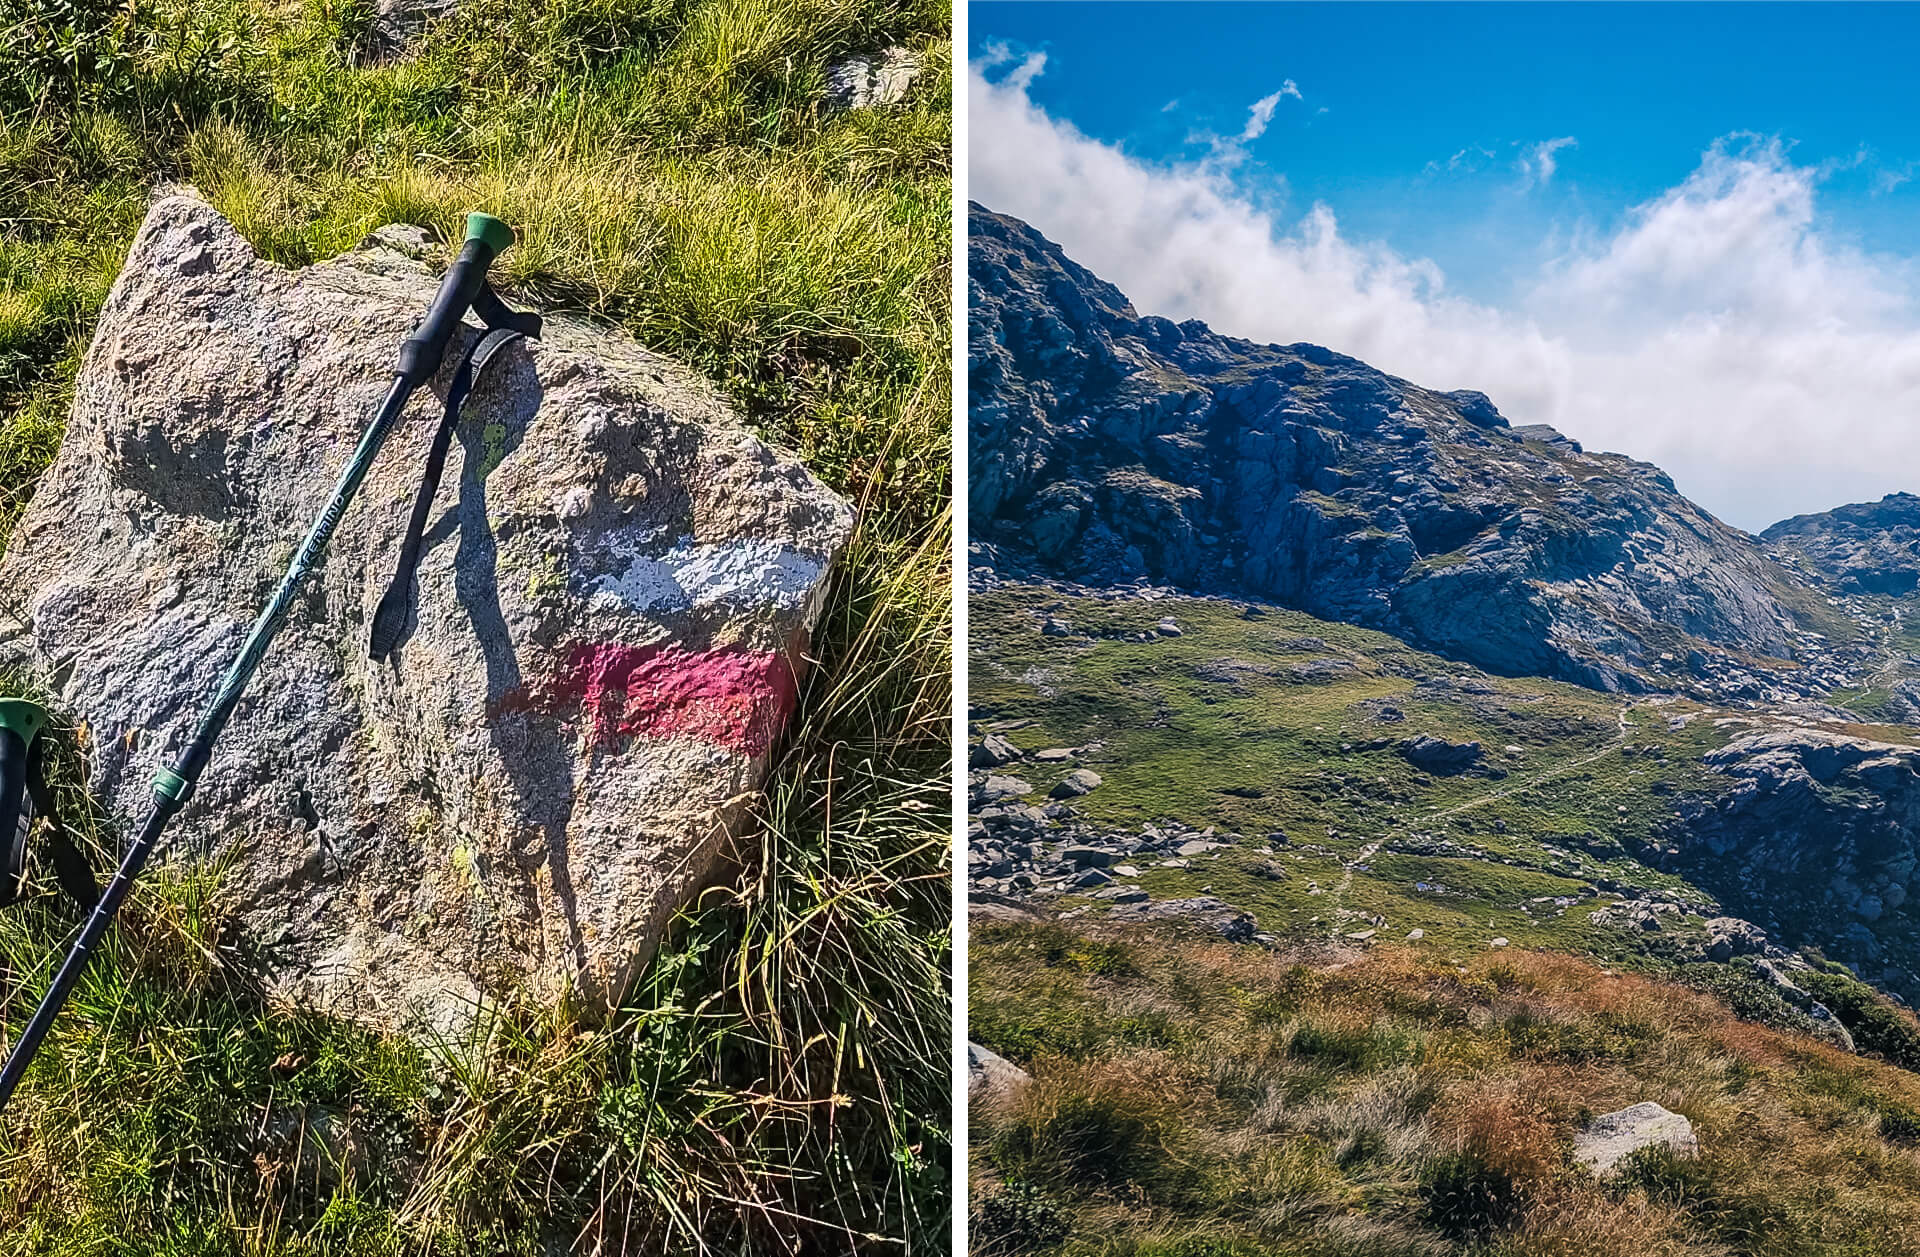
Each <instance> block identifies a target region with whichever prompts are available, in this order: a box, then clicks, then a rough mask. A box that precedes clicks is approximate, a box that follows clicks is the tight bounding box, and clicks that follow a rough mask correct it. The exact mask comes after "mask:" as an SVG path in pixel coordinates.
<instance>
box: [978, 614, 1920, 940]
mask: <svg viewBox="0 0 1920 1257" xmlns="http://www.w3.org/2000/svg"><path fill="white" fill-rule="evenodd" d="M969 607H970V611H969V614H970V617H971V631H972V644H971V647H970V650H971V654H970V659H969V663H970V667H969V702H970V703H971V705H972V715H973V717H974V720H975V724H976V727H978V728H980V729H988V728H991V727H993V726H994V725H996V724H1005V723H1008V722H1017V721H1031V722H1032V723H1031V724H1027V725H1024V726H1023V727H1020V728H1017V729H1014V730H1012V731H1011V732H1010V733H1009V734H1008V735H1007V736H1009V737H1010V738H1011V739H1012V740H1013V741H1014V742H1015V743H1016V744H1017V745H1019V746H1020V747H1022V748H1024V749H1026V750H1029V751H1031V750H1037V749H1041V748H1045V747H1078V748H1084V749H1083V753H1082V754H1081V755H1080V756H1079V757H1078V760H1077V761H1076V762H1078V763H1081V764H1084V765H1086V766H1089V767H1092V768H1093V769H1094V770H1095V771H1097V772H1099V773H1100V774H1101V775H1102V776H1103V778H1104V779H1105V784H1104V785H1102V786H1101V787H1100V788H1099V789H1097V790H1095V791H1093V793H1091V794H1089V795H1087V796H1085V797H1084V798H1082V799H1077V800H1075V801H1074V807H1075V808H1076V809H1077V810H1078V811H1079V812H1080V813H1081V816H1082V818H1083V819H1084V820H1086V821H1088V822H1090V823H1092V824H1095V825H1098V826H1110V827H1112V828H1114V829H1119V830H1128V831H1135V832H1137V831H1138V828H1139V826H1140V825H1141V824H1142V823H1143V822H1149V821H1156V820H1160V819H1173V820H1177V821H1181V822H1184V823H1186V824H1188V825H1192V826H1195V827H1205V826H1208V825H1213V826H1217V827H1218V829H1219V830H1220V831H1222V832H1223V833H1224V834H1228V835H1238V836H1239V839H1240V840H1239V841H1238V842H1235V843H1232V844H1231V845H1229V846H1228V847H1226V848H1224V849H1222V850H1219V851H1215V852H1211V853H1209V854H1207V855H1205V856H1201V857H1199V858H1197V859H1196V860H1195V861H1194V862H1193V867H1192V868H1190V869H1187V870H1174V869H1164V868H1147V869H1144V870H1143V872H1142V875H1141V877H1140V878H1139V879H1138V880H1139V884H1140V885H1141V886H1142V887H1144V888H1145V889H1147V890H1148V891H1150V892H1151V893H1152V894H1153V895H1154V897H1155V898H1173V897H1178V896H1181V895H1191V894H1199V893H1201V892H1202V890H1203V889H1204V888H1207V887H1211V893H1213V894H1216V895H1218V896H1219V897H1221V898H1222V899H1225V900H1226V901H1228V902H1229V903H1232V904H1234V905H1235V906H1237V907H1240V908H1243V909H1245V910H1247V911H1250V912H1252V913H1253V914H1254V915H1255V916H1256V917H1257V918H1258V919H1259V921H1260V924H1261V925H1262V927H1263V928H1265V929H1267V930H1270V931H1272V932H1274V933H1276V934H1283V935H1288V936H1295V937H1299V936H1314V937H1321V938H1326V937H1331V936H1335V935H1338V934H1343V933H1346V932H1349V931H1354V930H1361V929H1368V928H1377V929H1379V930H1380V931H1381V935H1382V937H1383V938H1385V937H1393V938H1398V937H1401V936H1403V935H1404V934H1405V933H1406V932H1407V931H1409V930H1412V929H1416V928H1417V929H1422V930H1424V931H1426V945H1427V946H1428V947H1430V948H1436V949H1438V950H1439V952H1440V953H1441V954H1444V955H1446V956H1447V957H1449V958H1454V959H1464V958H1466V957H1470V956H1473V955H1477V954H1478V953H1479V952H1481V951H1482V950H1484V949H1485V948H1486V946H1487V944H1488V942H1489V941H1490V940H1491V939H1493V938H1496V937H1505V938H1507V939H1509V940H1511V941H1512V943H1513V944H1514V945H1516V946H1550V947H1554V948H1558V949H1561V950H1566V951H1572V952H1577V953H1582V954H1590V955H1593V956H1596V957H1599V958H1603V959H1605V960H1607V961H1609V962H1612V963H1629V964H1640V965H1648V966H1652V967H1653V968H1656V969H1668V968H1671V967H1672V966H1673V964H1675V963H1676V962H1677V961H1679V960H1681V959H1684V958H1685V957H1686V955H1687V953H1688V948H1689V945H1690V944H1693V943H1697V941H1698V939H1699V938H1700V931H1699V928H1698V927H1699V926H1700V924H1701V922H1702V920H1703V918H1701V917H1699V916H1697V915H1696V916H1691V917H1681V918H1679V919H1677V920H1676V921H1675V922H1673V923H1671V926H1670V928H1669V929H1667V930H1665V931H1663V932H1662V933H1660V934H1659V935H1657V936H1654V937H1651V938H1649V937H1646V936H1643V935H1642V934H1641V933H1640V932H1639V931H1637V930H1634V931H1629V930H1624V929H1621V928H1618V927H1615V926H1607V925H1593V924H1590V923H1589V922H1588V917H1589V916H1590V915H1591V914H1592V913H1593V912H1594V911H1595V910H1596V909H1598V908H1600V907H1602V906H1604V905H1606V904H1609V903H1612V902H1615V901H1616V899H1617V898H1618V896H1617V895H1613V894H1609V893H1604V892H1603V893H1599V894H1594V893H1592V892H1591V891H1589V892H1588V893H1587V894H1585V895H1582V893H1581V891H1582V887H1590V886H1592V885H1593V884H1594V883H1595V882H1597V881H1600V880H1602V879H1611V880H1612V881H1613V882H1615V883H1618V884H1619V885H1621V886H1624V887H1633V888H1648V889H1653V890H1657V891H1661V892H1665V893H1669V894H1672V895H1675V896H1678V897H1679V898H1680V899H1681V900H1682V901H1684V902H1691V903H1699V904H1712V903H1715V902H1718V903H1720V904H1721V905H1722V906H1723V907H1724V908H1725V909H1726V910H1727V911H1729V912H1732V913H1734V914H1736V915H1747V916H1754V917H1756V919H1760V920H1762V921H1763V922H1764V919H1765V915H1766V914H1769V913H1770V914H1772V915H1773V916H1775V917H1776V918H1777V919H1778V921H1779V923H1780V925H1781V926H1782V927H1783V929H1782V932H1781V935H1782V939H1781V941H1784V942H1787V943H1788V944H1790V945H1801V944H1806V943H1815V942H1818V941H1820V940H1821V939H1822V938H1823V937H1824V936H1825V930H1826V929H1827V928H1828V927H1830V926H1831V925H1832V924H1833V923H1832V922H1831V921H1826V920H1822V919H1820V918H1819V909H1818V905H1817V904H1810V905H1804V906H1797V905H1794V904H1788V903H1769V904H1754V903H1749V902H1746V901H1745V900H1744V899H1743V898H1742V894H1741V887H1740V885H1739V883H1738V881H1737V880H1736V879H1735V878H1733V877H1732V876H1730V875H1726V874H1727V873H1728V870H1722V869H1716V868H1713V867H1695V866H1688V870H1687V871H1688V872H1689V873H1690V874H1691V875H1692V876H1693V877H1695V878H1697V879H1699V880H1689V878H1688V877H1687V876H1683V875H1681V874H1679V873H1669V872H1662V871H1659V870H1658V869H1655V868H1652V867H1649V865H1648V864H1647V863H1643V862H1642V860H1641V859H1639V858H1636V857H1638V856H1642V855H1646V854H1647V853H1648V850H1649V847H1650V845H1652V844H1656V843H1657V841H1658V840H1659V838H1660V836H1661V831H1662V827H1663V825H1664V824H1665V823H1666V822H1667V821H1668V820H1669V818H1670V817H1671V815H1672V809H1673V798H1674V796H1676V795H1681V794H1689V793H1692V794H1702V795H1711V794H1714V793H1717V792H1719V791H1721V790H1724V789H1726V788H1727V786H1728V780H1727V779H1726V778H1724V777H1721V776H1719V775H1717V774H1714V773H1711V772H1709V771H1707V770H1706V769H1705V768H1704V767H1703V766H1702V765H1701V764H1700V763H1699V758H1700V756H1701V755H1702V754H1704V753H1705V752H1707V751H1709V750H1711V749H1714V748H1715V747H1718V746H1721V745H1724V744H1725V743H1726V742H1727V741H1729V740H1730V739H1731V738H1733V737H1734V736H1736V735H1738V734H1740V733H1742V732H1747V731H1750V730H1751V729H1752V728H1753V727H1754V722H1755V721H1763V720H1765V719H1767V717H1765V716H1764V715H1760V714H1757V713H1753V712H1746V711H1731V710H1725V709H1719V708H1713V707H1707V706H1703V705H1701V704H1698V703H1694V702H1691V701H1688V700H1669V699H1657V700H1635V701H1630V700H1627V699H1623V698H1621V697H1618V696H1614V695H1607V694H1602V693H1598V692H1596V691H1593V690H1587V689H1582V688H1580V687H1578V686H1573V685H1566V684H1562V683H1559V682H1554V681H1546V680H1540V679H1532V678H1506V677H1495V676H1489V675H1486V674H1483V673H1479V672H1477V671H1475V670H1474V669H1472V668H1470V667H1467V666H1465V665H1462V664H1458V663H1454V662H1451V661H1448V660H1445V659H1441V658H1439V657H1437V656H1433V655H1428V654H1425V653H1422V652H1419V651H1416V650H1413V649H1411V648H1409V647H1407V646H1406V645H1405V644H1404V643H1402V642H1400V641H1398V640H1397V639H1395V638H1392V637H1389V636H1387V635H1385V634H1382V633H1376V632H1372V631H1370V630H1366V629H1360V628H1355V627H1353V626H1350V625H1344V624H1337V623H1332V622H1329V621H1324V620H1317V619H1314V618H1313V617H1311V616H1307V615H1304V614H1300V613H1296V612H1289V611H1284V610H1279V609H1273V608H1263V610H1265V611H1266V614H1264V615H1262V616H1259V617H1258V618H1248V617H1247V616H1245V615H1243V613H1242V610H1241V606H1240V605H1239V604H1235V603H1232V602H1227V601H1218V600H1211V599H1198V598H1167V599H1159V600H1154V601H1151V602H1142V601H1138V600H1125V601H1119V602H1104V601H1100V600H1098V599H1095V598H1091V597H1062V596H1061V595H1059V594H1057V593H1055V592H1052V591H1049V590H1045V589H1039V588H1030V587H1019V586H1008V587H1003V588H1001V589H999V590H996V591H993V592H991V593H989V594H986V595H984V596H978V595H977V596H975V597H974V598H972V599H970V602H969ZM1047 615H1053V616H1056V617H1058V618H1061V619H1064V620H1066V621H1068V622H1069V623H1070V624H1071V625H1072V626H1073V628H1074V629H1075V630H1076V632H1077V635H1072V636H1065V637H1050V636H1045V635H1043V634H1042V633H1041V632H1040V631H1039V630H1040V626H1041V624H1042V623H1043V621H1044V619H1045V617H1046V616H1047ZM1169 615H1170V616H1172V618H1173V619H1174V620H1175V621H1176V623H1177V624H1178V625H1179V626H1180V627H1181V629H1182V633H1181V635H1180V636H1179V637H1173V638H1168V637H1160V636H1157V635H1154V636H1152V638H1151V640H1146V641H1139V640H1128V638H1130V637H1138V636H1141V635H1143V634H1151V633H1152V631H1153V628H1154V625H1155V624H1156V622H1157V621H1158V620H1159V619H1160V618H1161V617H1163V616H1169ZM1316 661H1318V662H1316ZM1326 661H1335V662H1334V664H1332V665H1329V664H1328V663H1327V662H1326ZM1383 706H1390V707H1392V708H1395V709H1397V710H1398V711H1399V713H1400V714H1401V717H1402V718H1401V719H1399V720H1397V721H1388V720H1382V719H1381V716H1380V713H1381V709H1382V707H1383ZM1832 727H1834V728H1835V729H1837V730H1840V731H1845V732H1852V733H1858V734H1861V735H1864V736H1869V737H1876V738H1882V739H1886V740H1890V741H1902V742H1903V741H1910V740H1911V739H1912V737H1913V734H1912V731H1910V730H1902V729H1899V728H1896V727H1891V726H1852V725H1844V726H1843V725H1838V724H1835V725H1833V726H1832ZM1419 734H1432V735H1434V736H1437V737H1442V738H1446V739H1449V740H1451V741H1456V742H1458V741H1468V740H1472V741H1478V742H1480V743H1481V745H1482V746H1483V748H1485V752H1486V756H1487V760H1488V762H1489V764H1490V765H1491V766H1493V767H1494V768H1496V769H1498V770H1499V771H1501V772H1503V773H1504V774H1505V775H1504V776H1503V777H1499V778H1497V779H1494V778H1490V777H1487V776H1479V775H1472V774H1463V775H1459V776H1453V777H1440V776H1430V775H1428V774H1425V773H1422V772H1419V771H1417V770H1416V769H1414V768H1413V766H1412V765H1410V764H1409V763H1408V762H1407V761H1406V760H1405V759H1404V758H1403V757H1402V756H1401V755H1400V754H1399V753H1398V752H1397V750H1396V749H1395V746H1396V744H1397V743H1398V742H1399V741H1400V740H1402V739H1404V738H1409V737H1413V736H1416V735H1419ZM1375 744H1377V745H1375ZM1343 746H1345V747H1346V748H1348V749H1346V750H1343V749H1342V747H1343ZM1629 748H1630V751H1629ZM1072 767H1073V764H1072V763H1063V764H1059V765H1056V766H1051V767H1049V766H1046V765H1041V764H1036V763H1033V762H1031V761H1025V762H1022V763H1019V764H1016V765H1012V766H1010V767H1009V768H1007V769H1006V770H1004V771H1006V772H1009V773H1016V774H1018V775H1019V776H1020V777H1021V778H1022V779H1023V780H1026V781H1029V782H1030V783H1032V785H1033V786H1034V787H1035V795H1034V799H1035V801H1044V800H1043V799H1041V796H1043V795H1044V794H1045V793H1046V791H1047V789H1048V788H1049V787H1050V786H1051V785H1052V784H1053V782H1054V781H1055V780H1056V779H1057V778H1058V777H1060V776H1064V775H1065V773H1066V772H1068V771H1070V770H1071V768H1072ZM1276 831H1277V832H1280V833H1282V834H1284V835H1285V836H1286V842H1284V843H1272V842H1270V841H1269V840H1268V835H1270V834H1272V833H1274V832H1276ZM1439 841H1445V842H1452V843H1455V844H1458V845H1459V846H1462V847H1466V848H1469V849H1471V852H1472V853H1475V854H1473V855H1471V856H1470V857H1469V858H1460V856H1459V854H1458V853H1445V852H1439V851H1433V852H1430V853H1426V854H1421V853H1418V852H1405V851H1396V850H1395V849H1394V848H1395V846H1396V845H1399V844H1407V845H1411V846H1416V847H1417V846H1421V845H1431V844H1432V843H1434V842H1439ZM1269 847H1272V848H1273V850H1272V851H1271V853H1270V852H1269V851H1268V848H1269ZM1272 863H1278V864H1279V865H1280V867H1281V868H1282V869H1283V870H1285V872H1286V873H1287V874H1288V876H1287V877H1285V878H1284V879H1281V880H1275V879H1273V878H1271V877H1264V876H1259V875H1258V873H1257V872H1256V870H1259V871H1266V866H1269V865H1270V864H1272ZM1422 883H1425V884H1426V885H1428V886H1429V887H1434V888H1436V889H1429V890H1421V889H1419V886H1420V884H1422ZM1553 899H1571V902H1570V903H1565V904H1556V903H1554V902H1551V900H1553ZM1543 900H1544V901H1547V902H1541V901H1543ZM1079 902H1080V901H1077V900H1073V899H1068V900H1065V901H1062V903H1063V906H1065V907H1073V906H1077V905H1078V903H1079ZM1885 937H1886V942H1887V945H1888V947H1889V954H1890V955H1895V956H1897V957H1899V958H1902V959H1904V960H1906V961H1908V962H1909V963H1912V962H1913V961H1914V959H1915V957H1916V955H1917V954H1920V953H1916V952H1915V951H1914V946H1915V945H1914V944H1913V943H1912V942H1911V941H1910V940H1909V939H1907V938H1906V937H1904V932H1903V931H1900V930H1888V931H1886V932H1885Z"/></svg>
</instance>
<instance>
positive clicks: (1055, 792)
mask: <svg viewBox="0 0 1920 1257" xmlns="http://www.w3.org/2000/svg"><path fill="white" fill-rule="evenodd" d="M1100 783H1101V777H1100V774H1099V773H1097V772H1094V771H1093V770H1092V769H1091V768H1076V769H1074V770H1073V771H1072V772H1070V773H1068V774H1067V775H1066V776H1064V777H1062V778H1061V779H1060V780H1058V781H1056V782H1054V783H1053V789H1052V790H1050V791H1048V792H1047V793H1048V794H1049V795H1051V796H1052V797H1053V798H1056V799H1077V798H1079V797H1080V796H1081V795H1083V794H1090V793H1092V792H1093V791H1094V790H1095V789H1096V788H1098V787H1099V785H1100Z"/></svg>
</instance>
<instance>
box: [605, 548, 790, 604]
mask: <svg viewBox="0 0 1920 1257" xmlns="http://www.w3.org/2000/svg"><path fill="white" fill-rule="evenodd" d="M822 573H823V567H822V565H821V563H820V561H819V560H817V559H812V558H808V557H807V556H806V555H804V554H798V553H795V552H794V551H791V550H788V549H787V548H786V547H785V546H783V545H781V544H780V543H779V542H777V541H766V540H758V539H755V540H747V541H726V542H721V543H719V544H718V545H696V544H695V543H694V540H693V538H692V537H682V538H680V540H679V542H678V543H676V544H675V545H674V547H673V548H672V549H670V550H668V551H667V552H666V553H665V554H662V555H660V556H658V557H657V558H656V557H653V556H649V555H634V556H633V557H632V558H631V559H630V560H629V561H628V563H627V569H626V571H624V572H621V573H620V574H618V575H608V576H602V577H600V578H598V579H597V580H595V581H594V583H593V589H592V593H591V595H590V597H589V603H590V605H592V606H593V607H594V608H595V609H597V610H612V609H617V608H625V609H627V610H633V611H686V610H691V609H694V608H697V607H708V606H714V605H725V606H755V607H758V606H767V605H769V604H771V605H772V606H776V607H779V608H781V609H783V610H791V609H794V608H797V607H799V606H801V605H803V604H804V603H805V602H806V599H807V596H808V595H809V594H810V593H812V592H813V589H814V587H815V586H816V585H817V584H819V582H820V577H821V575H822Z"/></svg>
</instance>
